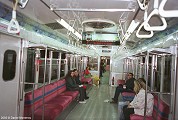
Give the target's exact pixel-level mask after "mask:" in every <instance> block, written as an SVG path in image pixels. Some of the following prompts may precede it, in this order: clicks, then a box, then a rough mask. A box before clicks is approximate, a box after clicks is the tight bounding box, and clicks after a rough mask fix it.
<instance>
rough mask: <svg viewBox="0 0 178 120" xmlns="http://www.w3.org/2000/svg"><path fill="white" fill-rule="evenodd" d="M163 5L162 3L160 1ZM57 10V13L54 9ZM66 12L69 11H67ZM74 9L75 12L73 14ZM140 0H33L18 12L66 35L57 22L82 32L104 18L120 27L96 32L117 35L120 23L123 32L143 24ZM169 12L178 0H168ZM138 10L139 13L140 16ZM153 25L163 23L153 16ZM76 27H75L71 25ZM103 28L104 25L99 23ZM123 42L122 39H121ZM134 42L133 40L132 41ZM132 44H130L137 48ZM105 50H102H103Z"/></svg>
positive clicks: (177, 7) (174, 8) (5, 0)
mask: <svg viewBox="0 0 178 120" xmlns="http://www.w3.org/2000/svg"><path fill="white" fill-rule="evenodd" d="M1 1H2V2H3V3H5V4H6V5H8V6H12V5H11V4H12V3H11V1H10V0H1ZM148 1H149V8H148V14H149V13H150V12H151V11H152V10H153V5H154V0H148ZM159 1H160V2H161V0H159ZM50 8H53V9H54V11H52V10H50ZM62 9H67V10H66V11H63V10H62ZM72 9H73V11H72ZM79 9H82V10H84V9H85V10H86V9H88V11H87V12H84V11H83V12H79ZM90 9H109V10H111V9H117V10H119V9H128V10H130V9H134V10H135V11H134V12H132V11H130V12H126V11H119V12H109V10H108V11H107V10H106V11H105V12H92V11H90ZM138 9H139V7H138V4H137V0H29V2H28V4H27V6H26V8H25V9H20V8H18V11H19V12H21V13H23V14H25V15H28V17H30V18H32V19H33V20H35V21H37V22H39V23H41V24H45V25H47V26H49V27H51V28H52V29H54V30H57V31H59V32H62V33H64V34H66V33H67V31H66V29H65V28H64V27H62V26H61V25H60V24H58V23H57V22H56V19H61V18H62V19H64V20H65V21H66V22H68V23H74V21H75V24H74V28H75V29H76V30H78V31H81V30H83V28H82V27H83V26H82V22H83V21H86V20H88V19H98V18H99V19H104V20H107V19H108V20H110V21H113V22H114V23H115V24H116V27H113V29H108V30H105V29H96V30H95V31H105V32H112V33H117V32H118V31H119V30H120V28H121V26H120V23H121V24H122V25H123V26H122V27H123V29H125V31H126V30H127V28H128V26H129V24H130V23H131V20H133V19H137V20H139V21H141V22H142V21H143V15H144V12H143V11H142V10H140V9H139V10H138ZM165 9H166V10H169V9H171V10H177V9H178V2H177V0H168V1H167V3H166V5H165ZM137 10H138V13H137ZM150 24H152V25H157V24H162V22H160V20H159V19H157V18H156V17H153V19H151V21H150ZM71 25H72V24H71ZM99 25H102V24H99ZM131 38H132V39H137V38H136V37H135V35H134V36H132V37H131ZM121 39H122V38H121ZM130 41H132V40H130ZM134 41H135V40H133V41H132V42H130V43H128V44H131V45H132V46H133V44H134ZM101 48H102V47H101Z"/></svg>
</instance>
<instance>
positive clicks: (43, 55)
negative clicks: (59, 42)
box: [40, 50, 49, 58]
mask: <svg viewBox="0 0 178 120" xmlns="http://www.w3.org/2000/svg"><path fill="white" fill-rule="evenodd" d="M40 57H41V58H45V50H40ZM47 58H49V50H47Z"/></svg>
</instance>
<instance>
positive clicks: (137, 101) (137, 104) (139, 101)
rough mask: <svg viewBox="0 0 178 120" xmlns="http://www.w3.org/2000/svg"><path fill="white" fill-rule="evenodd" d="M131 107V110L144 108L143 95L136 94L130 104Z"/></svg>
mask: <svg viewBox="0 0 178 120" xmlns="http://www.w3.org/2000/svg"><path fill="white" fill-rule="evenodd" d="M130 105H131V107H133V108H139V109H141V108H144V106H145V95H143V94H141V93H140V94H139V93H138V94H137V96H135V98H134V100H133V101H132V102H131V103H130Z"/></svg>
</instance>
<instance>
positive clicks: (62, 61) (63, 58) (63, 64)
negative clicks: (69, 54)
mask: <svg viewBox="0 0 178 120" xmlns="http://www.w3.org/2000/svg"><path fill="white" fill-rule="evenodd" d="M65 57H66V54H65V53H62V55H61V70H60V77H61V78H62V77H64V76H65V64H66V60H65Z"/></svg>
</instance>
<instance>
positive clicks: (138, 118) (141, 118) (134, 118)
mask: <svg viewBox="0 0 178 120" xmlns="http://www.w3.org/2000/svg"><path fill="white" fill-rule="evenodd" d="M130 120H144V116H141V115H136V114H132V115H130ZM145 120H153V117H152V116H147V117H146V119H145Z"/></svg>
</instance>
